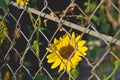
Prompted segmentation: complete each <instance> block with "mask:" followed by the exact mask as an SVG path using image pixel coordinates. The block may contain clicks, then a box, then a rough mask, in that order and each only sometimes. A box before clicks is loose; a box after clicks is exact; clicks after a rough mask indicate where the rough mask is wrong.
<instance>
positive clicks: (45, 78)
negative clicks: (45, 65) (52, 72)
mask: <svg viewBox="0 0 120 80" xmlns="http://www.w3.org/2000/svg"><path fill="white" fill-rule="evenodd" d="M36 80H50V79H49V77H48V76H47V75H46V74H44V73H39V74H38V75H37V77H36Z"/></svg>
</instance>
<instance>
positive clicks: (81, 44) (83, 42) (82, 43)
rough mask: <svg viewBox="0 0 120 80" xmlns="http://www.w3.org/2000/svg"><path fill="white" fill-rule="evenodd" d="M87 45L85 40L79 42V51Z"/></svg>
mask: <svg viewBox="0 0 120 80" xmlns="http://www.w3.org/2000/svg"><path fill="white" fill-rule="evenodd" d="M85 43H86V41H85V40H82V41H79V42H78V49H79V48H81V47H82V46H83V45H84V44H85Z"/></svg>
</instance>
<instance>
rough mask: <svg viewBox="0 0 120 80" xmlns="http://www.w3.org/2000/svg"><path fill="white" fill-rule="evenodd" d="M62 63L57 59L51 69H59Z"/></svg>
mask: <svg viewBox="0 0 120 80" xmlns="http://www.w3.org/2000/svg"><path fill="white" fill-rule="evenodd" d="M60 63H61V60H60V59H57V60H56V61H55V62H54V63H53V65H52V66H51V68H52V69H54V68H56V67H58V66H59V65H60Z"/></svg>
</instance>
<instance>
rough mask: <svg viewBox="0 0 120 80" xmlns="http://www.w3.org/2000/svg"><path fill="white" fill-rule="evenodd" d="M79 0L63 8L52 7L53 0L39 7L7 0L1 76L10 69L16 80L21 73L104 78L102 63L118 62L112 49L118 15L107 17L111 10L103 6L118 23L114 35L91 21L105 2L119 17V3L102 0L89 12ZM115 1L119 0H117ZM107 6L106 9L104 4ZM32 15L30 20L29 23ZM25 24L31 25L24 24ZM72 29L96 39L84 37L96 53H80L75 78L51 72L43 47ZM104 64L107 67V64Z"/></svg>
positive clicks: (29, 77)
mask: <svg viewBox="0 0 120 80" xmlns="http://www.w3.org/2000/svg"><path fill="white" fill-rule="evenodd" d="M78 2H79V1H76V0H69V2H67V4H65V6H66V7H65V8H64V9H62V11H60V10H59V9H58V10H56V11H55V10H54V8H52V7H51V5H52V2H50V1H48V0H43V1H42V0H41V3H42V5H40V6H41V7H40V8H41V9H40V10H38V9H34V8H30V7H28V6H21V5H19V4H17V3H15V2H13V1H10V3H9V5H10V7H9V12H8V13H6V14H5V15H4V17H3V18H2V20H1V24H0V26H1V25H2V22H5V21H6V19H8V20H9V28H8V33H6V32H5V31H4V30H3V29H2V28H0V33H2V32H3V34H4V35H5V36H6V40H5V42H3V43H2V45H1V47H0V80H8V79H5V78H4V77H5V76H7V71H9V74H8V75H10V76H11V77H10V79H9V80H19V79H17V77H20V76H24V78H23V80H36V79H37V76H38V75H39V74H40V75H42V73H45V74H46V75H47V77H48V79H46V80H67V79H68V78H66V76H70V77H71V79H72V80H76V79H77V80H103V77H101V76H100V74H99V70H100V68H101V67H102V65H105V64H106V63H109V64H110V65H114V61H115V60H117V61H118V62H120V58H119V56H120V53H119V52H118V53H117V52H116V51H115V52H114V50H113V48H114V49H115V50H116V49H117V48H118V50H119V47H120V40H119V39H117V38H118V37H119V36H120V35H119V33H120V29H119V27H120V18H118V20H117V21H116V22H113V20H112V19H110V16H109V14H110V13H109V12H107V10H106V15H107V16H108V19H107V20H108V21H110V20H112V21H110V22H111V24H113V25H115V23H116V25H115V26H118V27H117V28H118V29H117V30H116V31H114V32H113V35H109V34H103V33H102V32H101V31H99V28H101V24H99V28H97V25H96V24H94V21H93V17H94V16H95V15H96V14H97V12H98V11H99V9H100V7H101V6H102V5H104V4H106V5H107V3H108V4H109V5H110V6H111V7H112V8H113V9H115V10H116V13H117V14H118V17H120V9H119V6H120V3H118V6H116V5H115V4H114V2H113V1H111V0H106V1H105V0H101V1H99V3H98V4H97V6H96V7H95V8H94V10H93V11H92V12H91V13H90V14H89V15H88V14H86V13H85V12H84V10H83V8H81V7H82V6H80V5H81V4H80V3H78ZM118 2H120V1H119V0H118ZM57 4H59V3H57ZM106 8H107V9H108V7H107V6H106ZM74 10H75V12H74ZM14 11H15V12H14ZM79 14H82V15H83V16H84V20H85V22H86V23H84V25H80V24H78V23H79V21H80V19H78V17H79ZM99 15H100V14H99ZM29 16H31V17H29ZM31 19H32V21H33V22H32V23H31ZM103 19H104V17H103ZM28 25H31V26H29V27H27V26H28ZM113 25H112V26H113ZM42 26H46V27H42ZM105 27H106V26H105ZM115 28H116V27H115ZM44 29H47V30H49V31H47V30H44ZM71 31H75V32H77V33H78V34H82V37H83V39H86V40H87V37H88V36H91V37H94V38H96V40H87V42H86V46H88V48H89V49H91V47H93V46H91V45H97V46H98V47H99V48H98V50H97V52H96V53H94V52H93V53H94V54H96V55H97V56H96V58H95V59H91V58H89V57H90V54H89V53H90V52H88V53H87V56H86V57H83V61H82V62H80V65H79V67H80V68H81V69H80V71H79V73H78V76H77V78H74V76H73V75H72V74H71V73H69V72H67V71H62V72H61V73H60V74H55V73H53V71H54V70H51V69H50V65H48V64H47V62H46V56H47V55H48V54H49V52H48V51H47V50H46V47H48V44H50V45H51V44H52V43H53V39H54V38H56V37H57V38H58V37H60V36H61V35H63V34H65V33H66V34H67V35H71ZM111 33H112V32H111ZM35 41H36V43H37V44H39V46H38V48H39V50H38V49H37V50H36V49H34V47H35ZM33 45H34V46H33ZM37 51H38V52H37ZM110 56H112V59H113V60H109V59H110V58H111V57H110ZM68 60H69V59H68ZM105 62H106V63H105ZM103 68H104V67H103ZM106 68H109V66H108V67H106ZM103 70H104V69H103ZM105 70H106V69H105ZM108 70H109V69H108ZM110 70H111V68H110ZM112 72H113V71H112V70H111V71H109V73H106V75H107V74H112ZM119 73H120V70H118V72H117V71H116V72H115V73H114V74H113V75H112V77H111V80H119V79H120V74H119ZM113 76H114V79H113ZM44 78H45V77H44ZM108 79H109V78H108Z"/></svg>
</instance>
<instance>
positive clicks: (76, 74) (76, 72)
mask: <svg viewBox="0 0 120 80" xmlns="http://www.w3.org/2000/svg"><path fill="white" fill-rule="evenodd" d="M70 73H71V75H72V76H73V77H74V78H75V79H77V77H78V73H79V71H78V70H77V69H76V68H74V69H72V70H71V72H70Z"/></svg>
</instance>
